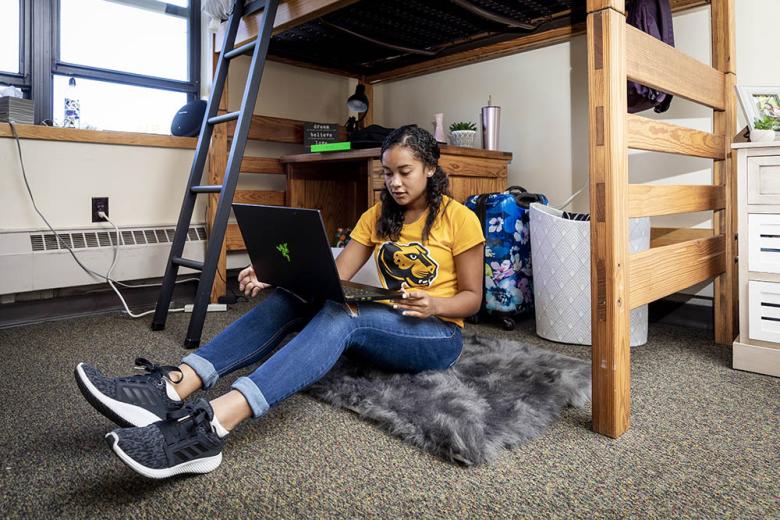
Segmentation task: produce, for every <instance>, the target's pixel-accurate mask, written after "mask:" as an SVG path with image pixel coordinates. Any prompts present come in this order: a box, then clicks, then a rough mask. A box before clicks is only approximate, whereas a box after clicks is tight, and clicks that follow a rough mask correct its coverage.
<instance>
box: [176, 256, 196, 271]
mask: <svg viewBox="0 0 780 520" xmlns="http://www.w3.org/2000/svg"><path fill="white" fill-rule="evenodd" d="M171 262H173V263H174V264H175V265H180V266H182V267H189V268H190V269H197V270H198V271H203V262H198V261H197V260H190V259H189V258H179V257H178V256H174V257H173V258H172V259H171Z"/></svg>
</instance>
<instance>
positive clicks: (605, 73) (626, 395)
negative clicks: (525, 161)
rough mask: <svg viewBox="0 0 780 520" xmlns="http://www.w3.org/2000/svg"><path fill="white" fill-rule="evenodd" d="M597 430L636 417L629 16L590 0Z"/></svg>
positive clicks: (617, 431)
mask: <svg viewBox="0 0 780 520" xmlns="http://www.w3.org/2000/svg"><path fill="white" fill-rule="evenodd" d="M587 30H588V120H589V138H588V140H589V168H590V208H591V209H590V211H591V227H590V229H591V254H590V261H591V275H590V279H591V325H592V334H591V340H592V344H593V347H592V356H593V359H592V374H593V430H594V431H596V432H598V433H601V434H603V435H607V436H609V437H613V438H617V437H619V436H620V435H622V434H623V432H625V431H626V429H628V424H629V416H630V414H631V388H630V380H631V366H630V350H629V336H630V326H629V317H630V309H629V301H628V294H629V291H628V265H627V262H628V214H629V213H628V148H627V144H626V129H625V120H626V107H627V99H626V98H627V96H626V81H627V76H626V17H625V3H624V1H623V0H588V22H587Z"/></svg>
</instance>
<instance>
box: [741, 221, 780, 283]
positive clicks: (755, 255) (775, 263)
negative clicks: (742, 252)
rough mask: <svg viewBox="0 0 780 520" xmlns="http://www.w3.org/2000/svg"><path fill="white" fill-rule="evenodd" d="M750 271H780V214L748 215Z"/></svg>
mask: <svg viewBox="0 0 780 520" xmlns="http://www.w3.org/2000/svg"><path fill="white" fill-rule="evenodd" d="M747 239H748V240H747V241H748V259H749V260H748V271H757V272H761V273H780V215H774V214H768V213H751V214H749V215H748V237H747Z"/></svg>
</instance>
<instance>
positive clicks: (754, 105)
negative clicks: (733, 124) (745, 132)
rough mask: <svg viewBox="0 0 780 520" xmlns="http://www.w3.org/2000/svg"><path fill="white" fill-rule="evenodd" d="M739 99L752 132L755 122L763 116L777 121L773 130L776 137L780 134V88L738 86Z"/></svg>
mask: <svg viewBox="0 0 780 520" xmlns="http://www.w3.org/2000/svg"><path fill="white" fill-rule="evenodd" d="M736 89H737V97H738V98H739V104H740V105H742V111H743V112H744V114H745V118H746V119H747V125H748V128H749V129H750V131H751V132H752V131H753V130H755V128H754V124H755V120H756V119H758V118H761V117H763V116H770V117H771V118H772V119H774V120H775V124H774V125H773V129H774V131H775V135H777V133H778V132H780V86H778V87H752V86H745V85H737V87H736Z"/></svg>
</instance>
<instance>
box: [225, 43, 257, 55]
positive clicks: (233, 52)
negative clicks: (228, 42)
mask: <svg viewBox="0 0 780 520" xmlns="http://www.w3.org/2000/svg"><path fill="white" fill-rule="evenodd" d="M255 43H257V40H252V41H251V42H249V43H245V44H244V45H242V46H241V47H236V48H235V49H231V50H229V51H228V52H226V53H225V59H228V60H232V59H233V58H235V57H236V56H241V55H242V54H246V53H248V52H249V51H251V50H254V48H255Z"/></svg>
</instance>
